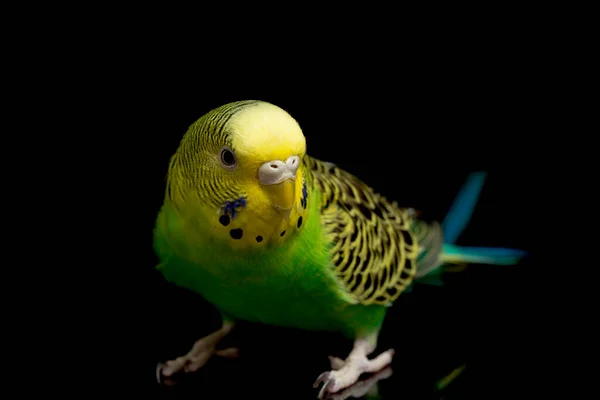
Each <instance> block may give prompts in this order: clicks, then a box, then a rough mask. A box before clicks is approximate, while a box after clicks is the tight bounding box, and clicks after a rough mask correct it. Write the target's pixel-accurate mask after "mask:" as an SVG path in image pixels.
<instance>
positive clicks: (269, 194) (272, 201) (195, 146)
mask: <svg viewBox="0 0 600 400" xmlns="http://www.w3.org/2000/svg"><path fill="white" fill-rule="evenodd" d="M305 153H306V141H305V138H304V135H303V133H302V130H301V129H300V126H299V125H298V123H297V122H296V121H295V120H294V119H293V118H292V117H291V116H290V115H289V114H288V113H287V112H285V111H284V110H282V109H281V108H279V107H277V106H275V105H273V104H270V103H266V102H262V101H254V100H252V101H241V102H234V103H229V104H226V105H224V106H221V107H219V108H216V109H214V110H212V111H210V112H208V113H207V114H205V115H204V116H202V117H201V118H200V119H199V120H198V121H196V122H195V123H194V124H192V125H191V126H190V128H189V130H188V132H187V133H186V134H185V136H184V137H183V139H182V141H181V144H180V146H179V148H178V150H177V153H176V154H175V155H174V156H173V158H172V160H171V165H170V167H169V177H168V187H167V198H168V200H169V201H171V202H172V203H173V204H174V206H175V207H176V208H177V209H178V210H180V211H182V212H183V211H184V210H185V212H193V213H197V212H198V211H200V214H202V216H203V218H200V219H199V220H198V224H199V225H201V226H200V227H199V228H200V229H202V228H205V229H204V231H205V233H207V232H208V233H210V235H211V237H213V238H214V239H215V240H225V241H227V242H229V243H231V245H232V246H233V247H249V246H264V245H265V244H266V243H269V242H273V241H277V242H280V241H284V240H285V239H286V234H285V233H284V234H283V235H281V233H282V232H283V231H286V233H290V232H289V229H288V228H289V227H292V226H294V227H296V225H297V219H298V218H299V217H300V216H302V214H303V213H304V207H302V205H301V203H302V202H301V201H300V200H301V198H302V196H303V190H302V188H303V184H304V177H303V170H302V168H301V164H302V159H303V157H304V154H305ZM289 236H290V235H287V237H289Z"/></svg>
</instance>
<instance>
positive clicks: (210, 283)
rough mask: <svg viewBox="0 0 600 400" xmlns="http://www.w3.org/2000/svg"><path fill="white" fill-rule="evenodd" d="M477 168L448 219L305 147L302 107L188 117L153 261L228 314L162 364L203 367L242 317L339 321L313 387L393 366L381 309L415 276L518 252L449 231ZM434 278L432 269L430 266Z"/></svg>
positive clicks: (456, 226)
mask: <svg viewBox="0 0 600 400" xmlns="http://www.w3.org/2000/svg"><path fill="white" fill-rule="evenodd" d="M485 176H486V174H485V173H484V172H474V173H472V174H471V175H470V176H469V178H468V179H467V182H466V183H465V185H464V186H463V188H462V190H461V192H460V193H459V195H458V196H457V198H456V200H455V202H454V204H453V206H452V207H451V209H450V211H449V213H448V214H447V216H446V218H445V220H444V221H442V222H441V223H440V222H437V221H433V222H432V221H424V220H421V219H420V217H419V213H418V212H416V211H415V209H413V208H403V207H400V206H398V204H397V202H396V201H390V200H388V199H386V198H385V197H384V196H383V195H381V194H379V193H378V192H376V191H375V190H374V189H373V188H371V187H370V186H368V184H367V183H365V182H363V181H362V180H360V179H359V178H357V177H356V176H354V175H353V174H351V173H349V172H347V171H346V170H344V169H342V168H340V167H338V166H337V165H336V164H334V163H331V162H327V161H321V160H319V159H316V158H314V157H311V156H310V155H308V154H307V152H306V138H305V136H304V133H303V131H302V129H301V127H300V125H299V123H298V121H296V119H295V118H293V117H292V116H291V114H290V113H288V112H287V111H285V110H284V109H282V108H281V107H279V106H277V105H275V104H272V103H270V102H267V101H261V100H242V101H234V102H230V103H227V104H224V105H222V106H219V107H217V108H214V109H212V110H210V111H209V112H207V113H206V114H204V115H203V116H201V117H200V118H199V119H198V120H197V121H195V122H194V123H193V124H191V125H190V126H189V129H188V130H187V132H186V133H185V134H184V135H183V138H182V139H181V142H180V143H179V146H178V148H177V150H176V152H175V154H173V156H172V157H171V159H170V161H169V165H168V173H167V179H166V189H165V196H164V200H163V203H162V206H161V208H160V211H159V212H158V215H157V218H156V223H155V228H154V236H153V244H154V249H155V252H156V254H157V256H158V259H159V262H158V264H157V267H156V268H157V269H158V270H159V271H160V273H161V274H162V276H163V277H164V278H165V279H166V280H167V281H169V282H171V283H173V284H175V285H177V286H179V287H183V288H186V289H189V290H191V291H194V292H196V293H198V294H200V295H201V296H202V297H204V298H205V299H206V300H207V301H208V302H210V303H211V304H212V305H213V306H214V307H215V308H216V309H217V310H218V311H219V312H220V314H221V317H222V327H221V328H219V329H218V330H216V331H215V332H213V333H211V334H210V335H208V336H206V337H204V338H201V339H199V340H198V341H197V342H196V343H195V344H194V346H193V347H192V349H191V350H190V351H189V352H188V353H187V354H185V355H182V356H181V357H177V358H175V359H173V360H169V361H167V362H165V363H161V364H160V365H159V369H158V370H157V374H158V375H157V376H158V377H159V378H160V376H163V377H169V376H172V375H173V374H175V373H178V372H181V371H186V372H190V371H196V370H197V369H199V368H200V367H202V366H203V365H204V364H205V363H206V362H207V360H208V359H210V358H211V357H212V356H213V355H215V354H216V355H221V356H225V357H235V356H236V355H237V352H238V349H236V348H228V349H224V350H217V349H216V346H217V344H218V343H219V342H220V341H221V340H222V339H223V338H224V337H225V336H227V335H228V334H229V333H230V332H231V331H232V329H234V327H235V324H236V321H250V322H257V323H261V324H266V325H272V326H280V327H291V328H297V329H303V330H310V331H329V332H337V333H339V334H341V335H343V336H345V337H346V338H348V339H350V340H351V341H352V343H353V347H352V350H351V351H350V353H349V354H348V356H347V357H346V358H345V359H343V360H342V359H340V358H337V357H330V363H331V370H329V371H324V372H323V373H322V374H320V375H319V376H318V377H317V379H316V381H315V383H314V387H315V388H319V386H320V390H319V392H318V397H319V398H323V397H324V396H326V395H327V394H331V393H336V392H339V391H340V390H342V389H345V388H348V387H350V386H351V385H353V384H355V383H356V382H357V381H358V379H359V377H360V375H361V374H363V373H374V372H377V371H381V370H382V369H384V368H386V367H387V366H389V364H390V363H391V362H392V359H393V356H394V349H386V350H385V351H383V352H381V353H380V354H379V355H377V356H376V357H373V358H369V356H370V355H372V353H373V352H374V351H375V350H376V349H377V340H378V336H379V333H380V331H381V329H382V325H383V321H384V317H385V315H386V312H387V310H388V309H389V307H390V306H392V305H393V303H394V301H395V300H396V299H397V298H398V297H399V296H400V295H401V294H402V293H404V292H406V291H407V290H408V289H409V288H410V287H411V285H412V284H413V282H416V281H418V280H419V279H423V280H426V279H430V280H432V281H435V280H436V279H437V278H436V276H437V275H436V274H438V273H439V271H440V270H441V268H442V267H443V266H446V265H454V264H462V263H481V264H486V263H487V264H505V265H512V264H516V263H518V262H519V260H520V259H521V258H522V257H523V256H524V255H525V253H524V252H523V251H521V250H517V249H506V248H483V247H481V248H480V247H460V246H456V245H455V241H456V239H457V237H458V235H459V234H460V232H462V230H463V229H464V227H465V226H466V224H467V222H468V220H469V219H470V216H471V214H472V212H473V209H474V206H475V203H476V201H477V197H478V194H479V192H480V190H481V187H482V185H483V181H484V180H485ZM432 277H433V278H432Z"/></svg>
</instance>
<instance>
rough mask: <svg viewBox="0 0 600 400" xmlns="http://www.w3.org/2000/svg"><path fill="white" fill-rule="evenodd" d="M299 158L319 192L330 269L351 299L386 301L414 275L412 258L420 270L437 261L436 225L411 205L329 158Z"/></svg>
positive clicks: (309, 183) (312, 185)
mask: <svg viewBox="0 0 600 400" xmlns="http://www.w3.org/2000/svg"><path fill="white" fill-rule="evenodd" d="M303 163H304V166H305V169H306V172H307V173H306V176H307V179H306V181H307V184H308V186H309V188H310V189H311V191H312V192H314V191H315V189H316V190H317V191H318V192H319V193H320V196H321V199H320V200H321V207H320V210H321V220H322V224H323V227H324V229H325V231H326V233H327V234H328V235H329V237H330V238H331V244H332V245H331V248H330V251H331V256H332V262H333V265H334V266H335V272H336V274H337V276H338V278H339V279H340V281H341V282H342V284H343V286H344V287H345V288H346V289H347V291H348V292H349V293H350V295H351V296H352V298H353V299H355V300H356V301H357V302H359V303H361V304H365V305H369V304H380V305H391V303H392V302H393V301H394V300H395V299H396V298H397V297H398V296H399V295H400V293H402V291H403V290H404V289H406V287H407V286H408V285H410V283H411V282H412V280H413V279H414V277H415V276H416V275H417V260H419V264H420V265H419V269H420V270H421V269H422V267H423V268H425V267H426V268H428V269H429V268H433V267H432V265H433V266H435V265H437V264H438V259H439V257H438V254H439V249H437V248H436V247H439V248H441V236H440V235H441V229H439V225H437V229H436V224H433V225H429V224H426V223H423V222H421V221H418V220H417V219H416V212H415V211H414V210H412V209H403V208H400V207H398V205H397V204H396V203H395V202H389V201H388V200H386V199H385V198H384V197H383V196H381V195H379V194H378V193H375V192H374V191H373V189H371V188H370V187H369V186H367V185H366V184H365V183H363V182H362V181H360V180H359V179H358V178H356V177H355V176H353V175H351V174H350V173H348V172H346V171H344V170H342V169H340V168H338V167H336V166H335V165H334V164H331V163H327V162H322V161H319V160H317V159H315V158H312V157H309V156H305V157H304V161H303ZM438 242H439V243H438ZM419 243H423V244H425V245H427V247H423V246H420V245H419ZM438 245H439V246H438Z"/></svg>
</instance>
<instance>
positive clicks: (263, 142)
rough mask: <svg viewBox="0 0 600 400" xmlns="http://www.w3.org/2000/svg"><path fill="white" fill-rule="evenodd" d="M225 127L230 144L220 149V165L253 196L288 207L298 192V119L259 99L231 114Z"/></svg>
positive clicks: (301, 140)
mask: <svg viewBox="0 0 600 400" xmlns="http://www.w3.org/2000/svg"><path fill="white" fill-rule="evenodd" d="M226 129H227V132H228V135H229V137H230V140H231V147H228V146H226V145H224V146H223V147H222V148H221V149H220V153H219V159H220V164H221V167H222V168H223V169H225V170H226V171H229V172H230V173H231V174H233V175H234V177H235V178H234V179H235V181H236V182H237V183H238V185H240V186H241V188H242V190H243V191H244V192H246V193H248V194H249V197H250V198H252V199H253V200H259V201H260V200H264V201H268V202H269V203H270V204H271V206H272V207H275V208H276V209H278V210H282V211H289V210H291V209H292V207H293V205H294V203H295V202H296V200H297V198H298V195H299V193H298V187H299V185H300V184H301V182H298V178H299V167H300V164H301V162H302V158H303V157H304V154H305V152H306V141H305V138H304V135H303V133H302V130H301V129H300V126H299V125H298V123H297V122H296V121H295V120H294V119H293V118H292V117H291V116H290V115H289V114H287V113H286V112H285V111H283V110H281V109H280V108H278V107H276V106H274V105H271V104H268V103H261V104H260V105H258V106H254V107H249V108H247V109H244V110H242V111H240V112H239V113H237V114H235V115H234V116H232V118H231V119H230V120H229V121H228V122H227V126H226Z"/></svg>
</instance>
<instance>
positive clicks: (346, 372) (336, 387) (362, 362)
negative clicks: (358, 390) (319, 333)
mask: <svg viewBox="0 0 600 400" xmlns="http://www.w3.org/2000/svg"><path fill="white" fill-rule="evenodd" d="M355 350H356V349H355ZM393 356H394V350H393V349H389V350H386V351H384V352H383V353H381V354H380V355H378V356H377V357H375V358H374V359H372V360H369V359H368V358H367V356H366V355H365V354H364V353H360V352H358V353H355V354H351V355H350V356H349V357H348V358H347V359H346V360H345V361H343V360H341V359H339V358H337V357H329V362H330V363H331V368H332V370H331V371H327V372H323V373H322V374H321V375H319V377H318V378H317V380H316V381H315V383H314V384H313V387H315V388H316V387H318V386H319V385H320V384H321V383H323V387H321V390H320V391H319V395H318V397H319V399H323V398H324V397H325V396H328V395H330V394H332V393H336V392H339V391H340V390H342V389H345V388H348V387H350V386H352V385H353V384H355V383H356V382H357V381H358V379H359V378H360V375H361V374H363V373H372V372H377V371H380V370H382V369H383V368H384V367H386V366H387V365H389V364H390V363H391V362H392V357H393Z"/></svg>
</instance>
